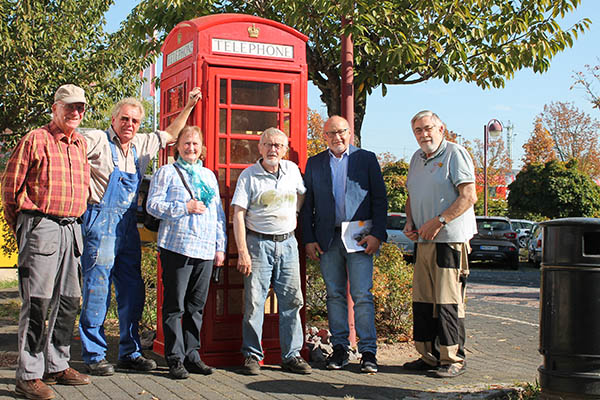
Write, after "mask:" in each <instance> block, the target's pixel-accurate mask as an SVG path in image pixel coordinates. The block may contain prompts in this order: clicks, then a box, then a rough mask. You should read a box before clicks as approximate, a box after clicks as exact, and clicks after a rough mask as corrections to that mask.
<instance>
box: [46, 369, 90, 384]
mask: <svg viewBox="0 0 600 400" xmlns="http://www.w3.org/2000/svg"><path fill="white" fill-rule="evenodd" d="M44 383H45V384H46V385H56V384H57V383H58V384H60V385H69V386H78V385H87V384H88V383H90V377H89V376H87V375H85V374H82V373H79V372H78V371H76V370H74V369H73V368H67V369H65V370H64V371H60V372H53V373H48V374H44Z"/></svg>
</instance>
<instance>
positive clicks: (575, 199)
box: [508, 159, 600, 218]
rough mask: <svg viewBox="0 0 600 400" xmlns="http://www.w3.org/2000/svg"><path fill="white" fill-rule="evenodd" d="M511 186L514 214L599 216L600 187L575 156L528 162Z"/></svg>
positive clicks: (511, 210) (557, 216) (523, 215)
mask: <svg viewBox="0 0 600 400" xmlns="http://www.w3.org/2000/svg"><path fill="white" fill-rule="evenodd" d="M508 188H509V189H510V193H509V195H508V208H509V211H510V215H511V216H512V217H525V216H527V215H534V214H535V215H542V216H544V217H547V218H565V217H600V187H599V186H598V185H596V183H595V182H594V181H593V180H592V179H591V178H590V177H589V176H588V175H586V174H584V173H582V172H581V171H580V170H579V168H578V166H577V160H575V159H572V160H570V161H568V162H562V161H557V160H552V161H548V162H547V163H546V164H530V165H527V166H525V168H524V169H523V170H522V171H521V172H519V174H518V175H517V177H516V178H515V180H514V181H513V182H512V183H511V184H510V185H509V186H508Z"/></svg>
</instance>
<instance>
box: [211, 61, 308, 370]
mask: <svg viewBox="0 0 600 400" xmlns="http://www.w3.org/2000/svg"><path fill="white" fill-rule="evenodd" d="M207 69H208V71H207V76H208V94H209V98H208V100H209V101H208V110H207V121H206V125H205V126H206V129H207V132H206V133H205V137H206V146H207V159H206V163H207V167H208V168H210V169H212V170H213V171H215V173H216V174H217V177H218V181H219V190H220V193H221V196H222V203H223V206H224V208H225V214H226V216H227V221H228V243H229V244H228V252H227V259H226V265H225V267H224V268H223V270H222V271H221V278H220V280H219V283H214V282H213V283H212V284H211V291H210V293H209V298H208V301H207V306H206V308H205V313H206V319H205V323H204V326H203V337H202V350H201V351H202V353H203V358H206V359H207V361H209V360H210V361H211V362H213V364H214V365H223V364H224V365H231V362H232V361H233V362H234V364H237V363H239V362H241V361H242V356H241V353H239V349H240V348H241V335H240V332H241V327H242V317H243V313H244V304H243V299H244V294H243V291H244V284H243V276H242V275H241V274H240V273H239V272H238V271H237V269H236V265H237V248H236V244H235V238H234V235H233V229H232V216H233V207H232V206H231V199H232V197H233V194H234V191H235V186H236V182H237V179H238V177H239V175H240V173H241V172H242V171H243V170H244V169H245V168H247V167H248V166H249V165H252V164H253V163H255V162H256V161H257V160H258V159H259V158H260V154H259V152H258V141H259V138H260V134H261V133H262V132H263V131H264V130H265V129H267V128H269V127H276V128H278V129H280V130H282V131H283V132H285V133H286V134H287V135H288V138H289V142H290V152H289V153H288V158H289V159H290V160H292V161H295V162H298V161H299V149H300V148H302V147H301V146H304V147H305V146H306V144H305V143H306V137H305V134H304V133H303V132H302V130H303V126H305V125H304V124H305V122H304V124H303V121H301V120H300V118H306V116H305V114H304V113H302V112H297V111H296V110H295V108H296V107H297V108H301V107H300V101H301V90H300V88H301V85H300V82H301V77H300V74H298V73H289V72H273V71H269V72H265V71H257V70H251V71H250V70H244V69H236V68H218V67H210V66H209V67H207ZM298 111H299V110H298ZM303 135H304V138H302V136H303ZM300 153H302V151H300ZM302 264H304V263H302ZM303 268H304V267H303ZM302 274H304V271H302ZM264 312H265V319H264V325H263V342H262V345H263V349H264V353H265V361H266V362H267V363H272V362H278V361H279V359H280V348H279V334H278V331H279V325H278V324H279V319H278V310H277V303H276V298H275V295H274V294H273V292H272V291H271V292H270V294H269V297H268V299H267V302H266V304H265V311H264ZM302 319H303V320H304V312H302ZM232 351H233V354H236V356H235V358H234V359H233V360H232V359H231V358H230V359H229V360H224V359H223V354H221V355H220V354H219V353H221V352H223V353H228V354H229V356H228V357H231V355H232Z"/></svg>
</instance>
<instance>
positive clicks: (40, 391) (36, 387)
mask: <svg viewBox="0 0 600 400" xmlns="http://www.w3.org/2000/svg"><path fill="white" fill-rule="evenodd" d="M15 393H16V394H20V395H21V396H23V397H25V398H27V399H33V400H49V399H53V398H54V391H52V389H50V388H49V387H48V385H46V384H45V383H44V382H42V381H41V380H39V379H31V380H29V381H24V380H21V379H17V384H16V386H15Z"/></svg>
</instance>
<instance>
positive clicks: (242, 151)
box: [231, 139, 260, 164]
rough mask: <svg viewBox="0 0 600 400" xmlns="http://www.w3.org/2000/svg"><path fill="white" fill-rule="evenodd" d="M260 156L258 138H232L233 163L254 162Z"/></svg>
mask: <svg viewBox="0 0 600 400" xmlns="http://www.w3.org/2000/svg"><path fill="white" fill-rule="evenodd" d="M259 158H260V153H259V152H258V140H246V139H231V163H232V164H254V163H255V162H256V160H258V159H259Z"/></svg>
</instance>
